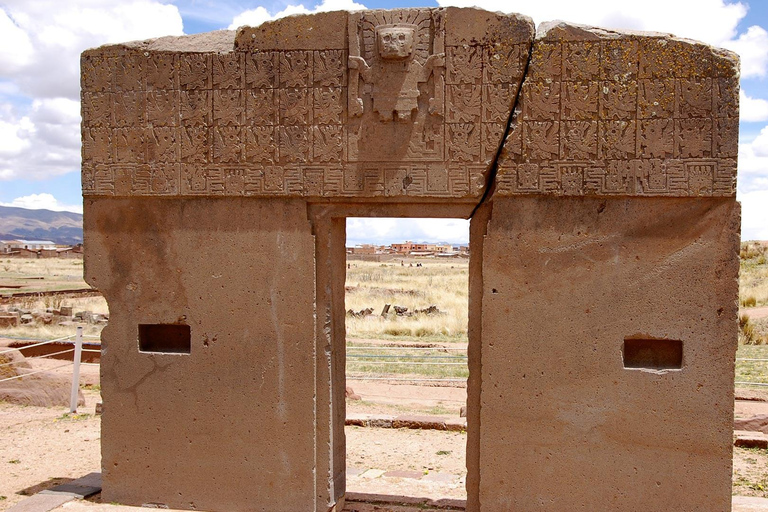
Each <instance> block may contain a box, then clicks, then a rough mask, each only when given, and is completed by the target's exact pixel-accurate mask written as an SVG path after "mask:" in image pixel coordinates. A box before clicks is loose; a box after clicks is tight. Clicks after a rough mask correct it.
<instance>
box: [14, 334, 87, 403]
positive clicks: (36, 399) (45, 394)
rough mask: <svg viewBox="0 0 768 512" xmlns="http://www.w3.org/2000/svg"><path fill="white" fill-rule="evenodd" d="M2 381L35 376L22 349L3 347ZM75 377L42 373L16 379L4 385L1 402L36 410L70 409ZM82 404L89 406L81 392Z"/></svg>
mask: <svg viewBox="0 0 768 512" xmlns="http://www.w3.org/2000/svg"><path fill="white" fill-rule="evenodd" d="M0 351H2V352H3V353H2V354H0V365H2V366H0V380H4V379H11V378H13V377H18V376H19V375H24V374H26V373H32V372H33V371H34V370H33V368H32V366H31V365H30V364H29V362H28V361H27V360H26V358H25V357H24V356H23V355H22V354H21V352H20V351H18V350H11V349H9V348H7V347H0ZM71 389H72V378H71V377H70V378H67V376H66V375H57V374H54V373H48V372H41V373H35V374H34V375H29V376H26V377H21V378H17V379H13V380H6V381H5V382H0V400H2V401H4V402H9V403H13V404H19V405H33V406H36V407H57V406H59V407H60V406H67V407H68V406H69V405H70V403H69V401H70V392H71ZM77 403H78V405H85V398H84V397H83V394H82V392H80V391H78V402H77Z"/></svg>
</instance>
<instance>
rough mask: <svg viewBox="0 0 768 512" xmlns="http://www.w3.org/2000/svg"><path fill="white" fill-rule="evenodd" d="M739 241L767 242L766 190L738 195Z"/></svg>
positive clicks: (767, 204)
mask: <svg viewBox="0 0 768 512" xmlns="http://www.w3.org/2000/svg"><path fill="white" fill-rule="evenodd" d="M738 199H739V200H740V201H741V239H742V240H768V190H765V189H763V190H753V191H752V192H745V193H743V194H739V198H738Z"/></svg>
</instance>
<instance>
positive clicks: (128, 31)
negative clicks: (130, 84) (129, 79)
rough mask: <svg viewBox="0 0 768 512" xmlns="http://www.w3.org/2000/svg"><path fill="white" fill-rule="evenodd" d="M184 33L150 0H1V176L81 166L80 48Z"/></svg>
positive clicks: (168, 11) (40, 174) (167, 10)
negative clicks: (22, 98)
mask: <svg viewBox="0 0 768 512" xmlns="http://www.w3.org/2000/svg"><path fill="white" fill-rule="evenodd" d="M180 34H182V21H181V16H180V15H179V11H178V9H177V8H176V7H175V6H173V5H168V4H165V3H162V2H161V1H155V0H127V1H125V2H120V3H118V2H114V1H113V0H67V1H60V0H35V1H26V0H6V1H5V2H3V3H2V4H0V92H2V93H5V94H9V95H11V97H12V98H14V99H15V100H18V97H19V96H26V97H27V98H29V100H30V101H27V102H24V103H23V104H22V103H18V102H17V103H15V104H12V103H10V102H9V101H8V100H6V102H5V103H2V104H0V180H13V179H20V178H23V179H32V180H43V179H45V178H48V177H51V176H56V175H61V174H64V173H67V172H73V171H76V170H78V169H79V167H80V126H79V125H80V53H81V52H82V51H83V50H85V49H87V48H90V47H95V46H99V45H102V44H106V43H116V42H120V41H130V40H135V39H146V38H150V37H157V36H163V35H180Z"/></svg>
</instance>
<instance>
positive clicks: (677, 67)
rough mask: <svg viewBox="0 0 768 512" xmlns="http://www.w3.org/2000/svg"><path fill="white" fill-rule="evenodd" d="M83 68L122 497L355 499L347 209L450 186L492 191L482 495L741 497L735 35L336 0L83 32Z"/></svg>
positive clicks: (477, 267) (108, 453) (480, 391)
mask: <svg viewBox="0 0 768 512" xmlns="http://www.w3.org/2000/svg"><path fill="white" fill-rule="evenodd" d="M82 91H83V93H82V100H83V101H82V105H83V169H82V170H83V195H84V202H85V235H86V245H87V247H88V251H87V253H86V278H87V280H88V282H89V283H90V284H91V285H93V286H95V287H97V288H98V289H100V290H101V291H102V292H103V293H104V295H105V296H106V298H107V300H108V302H109V305H110V310H111V317H110V325H109V326H108V327H107V328H106V329H105V330H104V333H103V335H102V337H103V340H102V341H103V348H102V394H103V398H104V404H105V410H104V415H103V420H102V432H103V434H102V473H103V482H104V489H103V496H104V499H106V500H107V501H117V502H122V503H128V504H142V503H162V504H166V505H168V506H170V507H172V508H185V509H205V510H228V511H229V510H251V509H258V510H275V511H276V510H285V511H303V510H307V511H310V510H313V511H314V510H316V511H323V512H325V511H327V510H334V509H335V510H340V509H341V508H342V507H343V501H344V495H345V488H344V482H345V447H344V432H343V425H344V316H343V307H344V305H343V297H344V241H345V240H344V238H345V235H344V219H345V218H346V217H349V216H402V217H409V216H414V217H415V216H419V217H423V216H440V217H465V218H466V217H471V219H472V221H471V228H470V230H471V233H470V243H471V245H472V258H471V261H470V311H469V313H470V325H469V337H470V348H469V365H470V378H469V382H468V442H467V466H468V477H467V492H468V501H467V510H472V511H478V510H481V511H484V512H485V511H508V510H552V511H560V510H576V509H582V508H583V509H586V510H604V509H606V508H610V509H611V510H627V511H629V510H638V509H642V510H664V509H669V508H670V507H672V508H674V509H675V510H713V511H714V510H723V511H725V510H730V471H731V429H732V416H733V411H732V399H733V372H734V369H733V359H734V354H735V349H736V315H737V307H736V297H737V283H736V276H737V272H738V259H737V248H738V242H739V207H738V203H737V202H736V201H735V179H736V156H737V155H736V151H737V132H738V59H737V57H736V56H735V55H733V54H732V53H729V52H726V51H724V50H719V49H715V48H711V47H708V46H705V45H702V44H700V43H696V42H693V41H686V40H681V39H677V38H675V37H673V36H669V35H664V34H652V33H630V32H615V31H608V30H602V29H594V28H589V27H580V26H574V25H569V24H565V23H550V24H543V25H541V26H540V27H539V30H538V33H535V31H534V25H533V22H532V21H531V20H530V19H529V18H526V17H524V16H519V15H504V14H497V13H490V12H486V11H482V10H479V9H458V8H444V9H426V8H424V9H400V10H393V11H361V12H353V13H348V12H332V13H322V14H316V15H311V16H296V17H290V18H285V19H281V20H277V21H274V22H269V23H265V24H263V25H261V26H259V27H254V28H251V27H243V28H241V29H239V30H238V31H237V32H236V33H235V32H226V31H222V32H214V33H210V34H202V35H197V36H185V37H180V38H161V39H156V40H150V41H142V42H134V43H125V44H120V45H112V46H105V47H101V48H97V49H93V50H88V51H86V52H85V53H83V56H82ZM694 485H695V487H696V489H697V492H696V493H692V492H687V489H690V488H691V487H693V486H694Z"/></svg>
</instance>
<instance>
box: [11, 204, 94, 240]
mask: <svg viewBox="0 0 768 512" xmlns="http://www.w3.org/2000/svg"><path fill="white" fill-rule="evenodd" d="M17 238H21V239H23V240H49V241H51V242H53V243H56V244H67V245H74V244H80V243H82V242H83V216H82V215H81V214H79V213H73V212H54V211H51V210H27V209H25V208H14V207H9V206H0V240H13V239H17Z"/></svg>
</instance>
